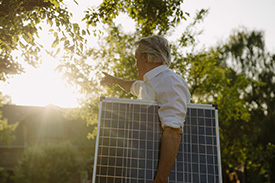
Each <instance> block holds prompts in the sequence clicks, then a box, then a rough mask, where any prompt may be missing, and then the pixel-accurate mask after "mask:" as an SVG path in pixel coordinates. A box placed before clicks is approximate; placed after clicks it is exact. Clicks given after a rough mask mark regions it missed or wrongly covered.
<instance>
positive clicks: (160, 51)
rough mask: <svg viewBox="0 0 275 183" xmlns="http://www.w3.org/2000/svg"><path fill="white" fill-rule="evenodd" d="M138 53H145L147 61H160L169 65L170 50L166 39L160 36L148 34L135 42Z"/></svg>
mask: <svg viewBox="0 0 275 183" xmlns="http://www.w3.org/2000/svg"><path fill="white" fill-rule="evenodd" d="M134 45H135V46H136V51H137V53H138V54H142V53H147V56H148V58H147V59H148V62H150V63H162V64H164V65H167V66H169V65H170V63H171V53H170V52H171V51H170V47H169V43H168V41H167V39H165V38H164V37H162V36H157V35H154V36H150V37H145V38H142V39H140V40H139V41H137V42H135V44H134Z"/></svg>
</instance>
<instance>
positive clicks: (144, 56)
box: [142, 53, 148, 63]
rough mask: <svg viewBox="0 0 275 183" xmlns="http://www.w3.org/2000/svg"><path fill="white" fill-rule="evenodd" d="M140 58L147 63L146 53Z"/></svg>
mask: <svg viewBox="0 0 275 183" xmlns="http://www.w3.org/2000/svg"><path fill="white" fill-rule="evenodd" d="M142 57H143V60H144V62H145V63H148V54H147V53H143V54H142Z"/></svg>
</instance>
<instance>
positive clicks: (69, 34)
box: [0, 0, 86, 81]
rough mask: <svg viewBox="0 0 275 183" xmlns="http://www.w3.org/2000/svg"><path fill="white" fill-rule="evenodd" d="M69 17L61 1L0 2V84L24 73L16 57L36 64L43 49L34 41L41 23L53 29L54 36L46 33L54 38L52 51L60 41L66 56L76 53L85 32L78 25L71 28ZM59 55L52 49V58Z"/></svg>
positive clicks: (28, 0)
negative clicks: (10, 77) (9, 77)
mask: <svg viewBox="0 0 275 183" xmlns="http://www.w3.org/2000/svg"><path fill="white" fill-rule="evenodd" d="M70 17H71V14H70V13H69V12H68V11H67V8H66V7H65V6H64V4H63V0H23V1H17V0H10V1H6V0H1V1H0V27H1V30H0V37H1V39H0V47H1V50H0V62H1V65H0V80H1V81H5V80H6V79H7V78H8V76H9V75H12V74H18V73H20V72H22V71H23V70H24V69H23V68H22V66H21V64H20V63H19V62H18V53H19V54H20V53H21V57H20V58H23V59H24V60H25V61H26V62H27V63H29V64H31V65H33V66H36V65H37V64H38V63H39V61H40V56H39V53H40V51H41V49H43V45H40V44H39V43H38V42H37V41H36V40H37V38H38V37H39V35H38V34H39V29H42V27H41V25H42V23H43V21H46V22H44V23H47V24H48V25H50V26H51V27H52V26H56V27H57V31H56V32H54V29H50V32H51V33H52V34H53V36H54V37H55V40H54V42H53V43H52V47H53V48H55V47H56V46H57V45H58V44H59V42H60V41H62V42H63V43H64V50H66V51H68V52H69V53H71V52H80V50H81V48H82V47H83V43H79V42H81V41H83V37H81V34H82V33H83V34H85V33H86V32H85V31H84V30H83V31H84V32H82V31H81V30H80V29H79V26H78V24H72V23H71V22H70ZM60 35H61V36H60ZM76 45H77V49H76V48H75V47H76ZM81 45H82V46H81ZM59 51H60V49H56V51H55V54H56V53H58V52H59ZM52 54H53V53H52Z"/></svg>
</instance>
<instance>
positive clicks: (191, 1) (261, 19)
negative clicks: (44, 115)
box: [0, 0, 275, 107]
mask: <svg viewBox="0 0 275 183" xmlns="http://www.w3.org/2000/svg"><path fill="white" fill-rule="evenodd" d="M66 2H70V3H69V4H68V8H69V10H71V11H72V13H73V15H74V19H73V21H80V20H81V19H82V17H83V16H84V14H83V13H82V12H83V11H84V10H86V9H87V8H88V7H90V6H91V5H93V4H95V3H97V4H99V2H100V1H87V0H78V5H76V4H74V3H72V2H73V1H71V0H66V1H65V3H66ZM274 7H275V1H274V0H185V1H184V3H183V5H182V8H183V10H184V11H186V12H188V13H190V15H191V17H194V15H195V12H196V11H198V10H200V9H202V8H204V9H209V14H208V16H207V17H206V18H205V20H204V22H203V23H201V24H200V28H201V29H203V30H204V33H203V35H202V36H201V37H200V42H201V45H204V46H205V47H209V46H214V45H215V44H216V43H217V42H219V41H221V40H225V39H226V38H228V36H229V35H230V33H232V30H233V29H237V28H240V27H241V26H244V27H246V28H248V29H249V30H255V29H256V30H262V31H264V32H265V40H266V46H267V50H268V51H270V52H272V53H275V24H274V19H275V11H274V10H273V9H274ZM129 21H130V20H129V19H127V18H126V17H123V16H122V17H120V18H119V20H118V22H119V23H121V24H122V25H126V24H127V26H126V28H125V31H131V30H133V29H131V28H132V27H133V22H129ZM81 24H82V25H84V26H85V24H84V23H81ZM131 25H132V26H131ZM186 25H187V22H184V21H183V22H182V23H181V25H179V27H178V28H177V30H176V31H175V32H174V34H175V35H173V36H175V37H177V35H180V34H181V31H180V30H181V29H182V28H183V27H184V26H186ZM43 37H44V40H42V42H43V41H44V42H45V44H46V43H48V42H50V41H49V40H48V38H47V36H43ZM91 39H94V38H91ZM93 41H94V40H93ZM93 41H91V42H93ZM90 46H93V45H90ZM43 59H44V60H47V61H46V62H44V63H43V64H42V65H41V66H40V68H38V69H35V68H32V67H29V66H26V73H24V74H21V75H18V76H15V77H12V78H11V79H9V81H8V82H5V83H0V91H2V92H3V94H5V95H9V96H10V97H11V100H12V103H13V104H16V105H31V106H46V105H48V104H54V105H57V106H60V107H75V106H77V105H78V102H77V99H78V98H79V96H78V95H77V94H76V93H74V89H73V88H71V87H69V86H67V85H66V84H65V83H64V81H63V80H62V74H61V73H56V72H55V71H54V68H55V67H56V66H57V63H58V62H57V61H56V60H52V58H49V57H48V56H45V55H44V58H43ZM57 60H58V59H57Z"/></svg>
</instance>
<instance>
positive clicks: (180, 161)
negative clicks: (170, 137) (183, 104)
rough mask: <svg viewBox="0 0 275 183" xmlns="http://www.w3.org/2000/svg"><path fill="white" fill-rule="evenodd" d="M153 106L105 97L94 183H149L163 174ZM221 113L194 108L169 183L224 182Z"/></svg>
mask: <svg viewBox="0 0 275 183" xmlns="http://www.w3.org/2000/svg"><path fill="white" fill-rule="evenodd" d="M158 108H159V106H158V105H157V104H156V103H155V102H152V101H144V100H132V99H117V98H102V99H101V102H100V111H99V120H98V129H97V138H96V150H95V161H94V172H93V181H92V182H93V183H148V182H150V181H152V180H153V179H154V176H155V174H156V171H157V167H158V161H159V155H160V142H161V136H162V128H161V125H160V121H159V118H158ZM221 178H222V177H221V161H220V149H219V132H218V111H217V109H216V107H215V106H213V105H206V104H189V105H188V112H187V116H186V121H185V123H184V128H183V135H182V141H181V144H180V147H179V152H178V155H177V159H176V162H175V164H174V167H173V168H172V171H171V173H170V175H169V183H180V182H185V183H196V182H198V183H221V182H222V179H221Z"/></svg>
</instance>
